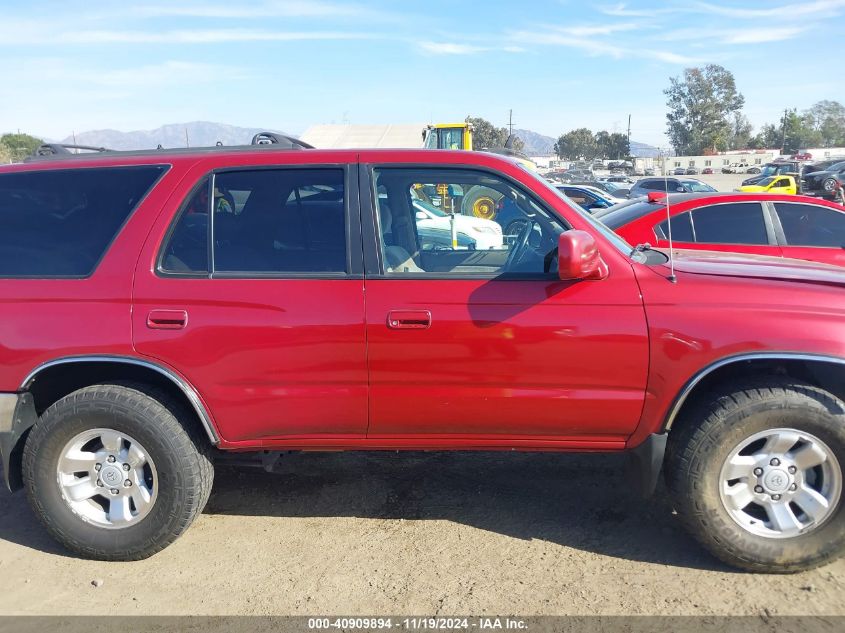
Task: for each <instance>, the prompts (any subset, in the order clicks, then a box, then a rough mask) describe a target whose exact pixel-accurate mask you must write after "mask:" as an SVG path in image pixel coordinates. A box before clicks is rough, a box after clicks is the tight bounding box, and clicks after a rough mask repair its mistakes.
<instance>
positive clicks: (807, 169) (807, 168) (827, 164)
mask: <svg viewBox="0 0 845 633" xmlns="http://www.w3.org/2000/svg"><path fill="white" fill-rule="evenodd" d="M843 161H845V156H836V157H832V158H826V159H825V160H820V161H814V162H812V163H806V164H805V165H804V169H803V170H802V175H803V176H805V177H806V176H807V174H812V173H815V172H817V171H827V170H828V169H830V168H831V167H832V166H833V165H835V164H837V163H841V162H843Z"/></svg>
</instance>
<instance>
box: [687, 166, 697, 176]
mask: <svg viewBox="0 0 845 633" xmlns="http://www.w3.org/2000/svg"><path fill="white" fill-rule="evenodd" d="M684 173H685V174H686V175H687V176H697V175H698V168H697V167H687V170H686V172H684Z"/></svg>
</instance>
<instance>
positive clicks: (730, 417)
mask: <svg viewBox="0 0 845 633" xmlns="http://www.w3.org/2000/svg"><path fill="white" fill-rule="evenodd" d="M679 422H680V427H679V428H677V429H676V430H673V431H672V432H671V433H670V440H669V451H668V454H667V463H666V474H667V483H668V485H669V488H670V490H671V492H672V494H673V498H674V503H675V507H676V509H677V510H678V513H679V515H680V516H681V518H682V520H683V521H684V522H685V523H686V524H687V526H688V528H689V529H690V531H691V532H692V534H693V535H694V536H695V537H696V538H697V539H698V540H699V541H701V542H702V543H703V544H704V545H705V546H706V547H707V548H708V549H709V550H710V551H711V552H713V553H714V554H715V555H716V556H718V557H719V558H721V559H722V560H723V561H725V562H727V563H729V564H731V565H734V566H736V567H740V568H743V569H746V570H750V571H765V572H781V573H783V572H797V571H802V570H805V569H811V568H813V567H817V566H819V565H822V564H824V563H827V562H829V561H831V560H833V559H835V558H837V557H839V556H840V555H842V553H843V552H845V504H843V498H842V497H843V494H842V492H843V491H842V488H843V465H845V403H843V402H842V401H841V400H839V399H838V398H836V397H835V396H833V395H832V394H830V393H829V392H827V391H824V390H822V389H819V388H817V387H813V386H811V385H807V384H803V383H800V382H797V381H791V380H788V379H785V378H778V377H772V378H767V379H763V380H760V381H755V382H751V383H748V384H745V385H740V386H738V387H737V388H732V389H728V390H725V391H724V392H723V393H721V394H717V395H716V396H715V397H713V398H712V399H709V400H703V401H701V402H700V403H699V405H698V406H696V407H694V408H692V409H691V410H690V411H688V412H687V414H686V415H685V416H684V417H683V419H682V420H680V421H679Z"/></svg>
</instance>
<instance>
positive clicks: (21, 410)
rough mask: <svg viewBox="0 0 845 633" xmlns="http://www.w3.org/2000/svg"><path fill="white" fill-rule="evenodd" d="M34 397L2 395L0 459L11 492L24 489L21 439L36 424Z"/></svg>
mask: <svg viewBox="0 0 845 633" xmlns="http://www.w3.org/2000/svg"><path fill="white" fill-rule="evenodd" d="M36 419H38V415H37V414H36V413H35V405H34V404H33V400H32V395H31V394H29V393H0V459H2V461H3V478H4V479H5V481H6V487H7V488H8V489H9V490H10V491H14V490H18V489H20V488H22V487H23V481H22V478H21V455H22V453H23V442H21V441H20V440H21V438H22V437H23V436H24V435H25V434H26V432H27V431H28V430H29V429H30V428H32V425H33V424H35V421H36Z"/></svg>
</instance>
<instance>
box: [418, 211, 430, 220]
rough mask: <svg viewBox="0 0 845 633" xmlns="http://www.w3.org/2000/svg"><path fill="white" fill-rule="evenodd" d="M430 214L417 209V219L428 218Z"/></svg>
mask: <svg viewBox="0 0 845 633" xmlns="http://www.w3.org/2000/svg"><path fill="white" fill-rule="evenodd" d="M427 219H428V216H427V215H426V214H425V213H424V212H423V211H417V220H427Z"/></svg>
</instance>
